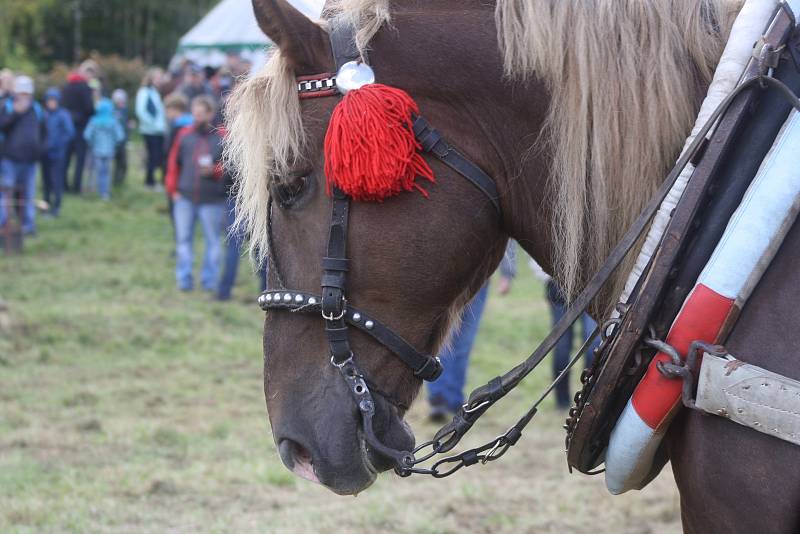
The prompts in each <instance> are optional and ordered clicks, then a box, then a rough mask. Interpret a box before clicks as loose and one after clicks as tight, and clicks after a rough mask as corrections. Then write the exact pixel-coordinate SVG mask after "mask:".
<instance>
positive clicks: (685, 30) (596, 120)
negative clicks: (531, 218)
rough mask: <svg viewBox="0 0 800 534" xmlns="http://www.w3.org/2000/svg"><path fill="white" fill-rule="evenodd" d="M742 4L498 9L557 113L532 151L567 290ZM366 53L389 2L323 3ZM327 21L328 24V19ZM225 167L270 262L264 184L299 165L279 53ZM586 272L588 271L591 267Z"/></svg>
mask: <svg viewBox="0 0 800 534" xmlns="http://www.w3.org/2000/svg"><path fill="white" fill-rule="evenodd" d="M741 3H742V1H741V0H650V1H646V0H498V2H497V6H496V12H495V18H496V25H497V30H498V38H499V42H500V47H501V50H502V53H503V57H504V62H505V70H506V73H507V75H508V76H509V77H512V78H517V79H523V80H524V79H527V78H531V77H536V78H537V79H539V80H541V81H543V82H544V83H545V84H546V85H547V87H548V88H549V92H550V95H551V104H550V111H549V115H548V118H547V122H546V127H545V129H544V130H543V132H542V133H541V134H540V135H539V142H538V143H537V147H535V148H537V149H543V150H547V151H548V153H549V154H552V158H553V165H552V169H551V181H552V185H553V187H552V189H553V191H554V198H553V202H554V206H555V208H554V213H555V215H556V216H555V218H554V223H553V225H554V228H553V229H554V232H555V235H556V239H555V240H554V242H555V243H557V246H556V250H555V251H554V263H555V272H556V273H557V274H558V279H559V281H560V282H561V284H562V285H563V286H564V288H565V290H566V291H567V292H568V293H569V294H571V293H572V292H573V291H574V290H575V289H576V288H578V287H579V286H580V284H581V283H582V282H583V281H584V280H583V272H584V271H582V270H581V269H582V267H585V268H586V269H587V270H591V269H594V268H595V267H596V266H597V265H599V264H600V263H601V262H602V261H603V259H605V257H606V255H607V254H608V252H609V251H610V249H611V248H612V247H613V245H614V244H615V243H616V242H617V240H618V239H619V237H620V236H621V235H622V233H623V232H624V230H625V229H626V228H627V227H628V225H629V224H630V222H631V221H632V219H633V218H634V217H635V216H636V215H637V214H638V213H639V211H640V210H641V208H642V207H643V205H644V203H645V202H646V200H647V198H648V197H649V196H650V194H651V193H652V192H653V191H654V190H655V188H656V187H657V185H658V184H659V183H660V181H661V180H662V179H663V178H664V176H665V173H666V171H667V170H668V169H669V167H670V166H671V164H672V163H673V161H674V158H675V157H676V155H677V154H678V152H679V150H680V148H681V145H682V143H683V141H684V140H685V138H686V136H687V134H688V132H689V130H690V129H691V126H692V123H693V121H694V118H695V116H696V113H697V110H698V108H699V105H700V100H701V97H702V92H703V91H702V88H703V87H704V86H705V85H707V84H708V83H709V82H710V80H711V77H712V74H713V72H714V68H715V66H716V63H717V61H718V59H719V56H720V55H721V53H722V49H723V47H724V44H725V41H726V39H727V34H728V31H729V29H730V26H731V24H732V22H733V18H734V16H735V14H736V12H737V11H738V9H739V8H740V6H741ZM324 14H325V17H326V18H328V19H330V18H333V17H339V18H343V19H346V20H348V21H349V22H351V23H352V24H353V25H354V26H355V27H356V28H357V29H358V32H357V35H356V41H357V44H358V46H359V47H360V48H361V49H365V48H366V47H367V46H368V43H369V42H370V40H371V39H372V37H373V36H374V35H375V33H376V32H377V31H378V30H379V29H380V28H381V27H382V26H383V25H385V24H387V23H388V22H389V20H390V11H389V0H336V1H333V2H330V1H329V2H328V5H327V6H326V9H325V12H324ZM321 24H325V23H324V22H321ZM227 121H228V125H229V132H230V133H229V136H228V143H227V149H226V158H227V161H228V163H229V165H230V168H232V169H235V170H236V172H237V175H238V179H237V184H238V187H237V206H238V215H237V224H238V226H239V228H240V229H241V230H243V231H245V232H246V233H247V234H248V235H249V236H250V248H251V252H252V253H253V256H254V257H255V258H256V260H257V261H262V260H263V259H264V256H265V255H266V254H267V246H266V244H267V231H266V220H267V213H266V210H267V199H268V197H269V181H270V180H271V179H273V177H277V176H281V175H282V174H285V173H286V172H287V171H288V170H289V169H290V168H291V167H293V166H294V165H295V164H296V163H297V161H298V160H300V159H302V158H303V150H304V148H305V146H306V145H305V143H306V135H305V131H304V129H303V124H302V121H301V117H300V105H299V101H298V98H297V93H296V86H295V79H294V74H293V73H292V72H291V70H290V69H289V68H288V66H287V64H286V62H285V60H284V58H283V57H282V56H281V54H280V52H279V51H277V50H276V51H275V52H274V53H273V54H272V56H271V58H270V59H269V61H268V63H267V65H266V66H265V67H264V69H263V70H262V71H261V72H260V73H259V74H258V75H256V76H254V77H253V78H251V79H249V80H247V81H246V82H244V83H243V84H241V85H240V87H238V88H237V90H236V91H235V92H234V94H233V96H232V98H231V100H230V103H229V105H228V110H227ZM587 263H588V264H587Z"/></svg>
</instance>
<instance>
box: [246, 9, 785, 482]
mask: <svg viewBox="0 0 800 534" xmlns="http://www.w3.org/2000/svg"><path fill="white" fill-rule="evenodd" d="M353 35H354V31H353V28H352V27H349V26H345V25H336V24H334V25H332V27H331V28H330V37H331V47H332V50H333V55H334V59H335V62H336V67H337V69H338V68H340V67H341V66H342V65H344V64H345V63H347V62H350V61H357V60H359V59H360V60H362V61H365V62H366V58H365V57H364V56H363V54H362V53H361V52H359V51H358V50H357V49H356V47H355V44H354V38H353ZM759 84H760V86H761V87H764V86H766V85H769V86H772V87H775V88H777V89H779V90H780V91H781V93H782V94H784V96H786V97H787V98H794V101H793V103H795V105H796V106H797V107H798V109H800V102H797V99H796V98H795V97H794V96H793V95H791V92H790V91H789V94H786V93H787V91H788V89H786V90H785V86H783V87H782V85H783V84H782V83H781V82H779V81H777V80H775V79H773V78H770V77H768V76H759V77H756V78H752V79H751V80H749V81H747V82H745V83H743V84H741V85H740V86H739V87H738V88H737V89H736V90H735V91H734V92H733V93H731V94H730V95H729V96H728V97H727V98H726V99H725V100H724V101H723V102H722V104H720V106H719V107H718V108H717V109H716V110H715V112H714V113H713V114H712V116H711V117H710V118H709V120H708V121H707V123H706V124H705V126H704V127H703V128H702V130H701V131H700V132H699V133H698V135H697V137H696V138H695V141H694V143H693V144H692V145H691V146H690V147H689V149H688V150H686V151H685V153H684V154H683V155H682V157H681V158H680V159H679V160H678V163H677V164H676V166H675V168H673V170H672V171H671V172H670V174H669V175H668V177H667V179H666V180H665V181H664V183H663V184H662V185H661V187H660V188H659V190H658V191H657V193H656V194H655V196H654V197H653V198H652V199H651V200H650V202H649V203H648V204H647V206H646V207H645V209H644V210H643V211H642V213H641V214H640V215H639V216H638V218H637V219H636V220H635V221H634V222H633V224H632V225H631V227H630V228H629V229H628V231H627V232H626V234H625V235H624V236H623V238H622V239H621V240H620V242H619V243H618V244H617V246H616V247H615V248H614V249H613V250H612V252H611V254H610V255H609V257H608V259H607V260H606V262H605V263H604V264H603V265H602V267H601V268H600V270H599V271H598V272H597V273H596V274H595V275H594V276H593V277H592V278H591V280H590V281H589V283H588V284H587V285H586V287H585V289H584V290H583V291H582V292H581V294H580V295H579V296H578V297H577V298H576V299H575V300H574V301H573V303H572V304H571V306H570V307H569V310H568V311H567V312H566V314H565V315H564V316H563V317H562V318H561V320H560V321H558V323H557V324H556V325H555V326H554V327H553V329H552V330H551V331H550V333H549V334H548V335H547V337H546V338H545V339H544V340H543V341H542V343H541V344H540V345H539V346H538V347H537V348H536V350H535V351H534V352H533V353H532V354H531V355H530V356H529V357H528V358H527V359H526V360H524V361H523V362H522V363H520V364H519V365H517V366H516V367H514V368H513V369H512V370H510V371H509V372H507V373H506V374H504V375H502V376H498V377H495V378H494V379H492V380H491V381H489V382H488V383H487V384H486V385H484V386H481V387H479V388H477V389H475V390H474V391H473V392H472V393H471V394H470V396H469V399H468V401H467V402H466V403H465V404H464V405H463V406H462V407H461V409H460V410H459V411H458V413H456V414H455V416H454V417H453V420H452V421H451V422H449V423H448V424H446V425H444V426H443V427H442V428H441V429H440V430H439V431H438V432H437V433H436V434H435V436H434V438H433V439H432V440H430V441H428V442H425V443H423V444H421V445H419V446H417V447H416V448H415V449H414V450H413V451H402V450H396V449H394V448H392V447H389V446H387V445H385V444H383V443H382V442H381V441H380V439H379V438H378V437H377V436H376V434H375V432H374V428H373V418H374V416H375V401H374V399H373V396H372V393H371V391H370V388H369V386H368V385H367V381H366V377H365V375H364V373H363V372H362V371H361V370H360V368H359V366H358V365H357V364H356V362H355V360H354V354H353V351H352V348H351V345H350V338H349V328H350V327H352V328H356V329H358V330H361V331H362V332H364V333H366V334H367V335H369V336H370V337H372V338H373V339H374V340H375V341H377V342H378V343H380V344H381V345H383V346H384V347H385V348H387V349H388V350H389V351H391V352H392V353H394V354H395V355H396V356H397V357H398V358H400V359H401V360H402V361H403V362H404V363H405V364H406V365H407V366H408V367H409V368H410V369H411V370H412V371H413V373H414V375H415V376H417V377H419V378H421V379H423V380H429V381H432V380H435V379H436V378H438V377H439V375H440V374H441V372H442V365H441V362H440V361H439V358H438V357H435V356H432V355H429V354H424V353H421V352H419V351H417V350H416V349H415V348H414V347H413V346H412V345H411V344H410V343H408V342H407V341H406V340H404V339H403V338H402V336H400V335H399V334H397V333H395V332H394V331H393V330H392V329H391V328H390V327H388V326H386V325H385V324H383V323H382V322H380V321H379V320H378V319H376V318H375V317H373V316H372V315H370V314H369V313H368V312H366V311H363V310H360V309H358V308H355V307H354V306H352V305H350V303H349V302H348V300H347V298H346V289H347V272H348V270H349V261H350V260H349V259H348V258H347V254H346V252H347V233H348V218H349V212H350V198H349V197H348V196H347V195H345V194H344V193H343V192H342V191H341V190H339V189H337V188H333V190H332V213H331V222H330V226H329V236H328V244H327V252H326V255H325V257H324V258H323V260H322V279H321V287H322V294H321V295H316V294H311V293H308V292H305V291H297V290H289V289H286V288H285V287H284V284H283V279H282V277H281V274H280V270H279V266H278V259H277V258H276V257H275V254H274V250H273V248H272V242H273V239H272V200H271V199H270V201H269V202H270V205H269V207H268V231H267V234H268V241H269V251H268V256H269V261H270V262H271V267H272V271H273V273H274V275H275V278H276V280H277V281H278V285H279V289H274V290H268V291H266V292H264V293H262V294H261V295H260V296H259V299H258V303H259V305H260V307H261V309H262V310H264V311H268V310H275V311H289V312H293V313H303V314H320V315H321V317H322V319H323V321H324V324H325V335H326V337H327V340H328V345H329V348H330V353H331V360H330V361H331V364H332V365H333V366H334V367H336V368H337V369H338V370H339V372H340V374H341V376H342V378H343V379H344V381H345V383H346V384H347V387H348V389H349V391H350V394H351V397H352V398H353V400H354V402H355V403H356V406H357V407H358V409H359V412H360V414H361V418H362V425H363V435H364V439H365V442H366V443H367V444H368V445H369V446H370V447H372V448H373V449H374V450H375V451H376V452H378V453H379V454H381V455H383V456H386V457H388V458H390V459H391V460H392V461H393V462H394V465H395V472H396V473H397V474H398V475H400V476H409V475H411V474H427V475H431V476H433V477H435V478H443V477H446V476H449V475H451V474H453V473H455V472H456V471H458V470H459V469H461V468H462V467H467V466H471V465H475V464H477V463H484V464H485V463H486V462H489V461H493V460H496V459H498V458H500V457H501V456H503V455H504V454H505V453H506V452H507V451H508V449H509V448H510V447H512V446H513V445H515V444H516V443H517V442H518V441H519V439H520V437H521V436H522V431H523V429H524V428H525V427H526V426H527V425H528V423H530V421H531V420H532V419H533V417H534V415H535V414H536V413H537V410H538V406H539V404H540V403H541V402H542V401H543V400H544V399H545V398H546V396H547V395H548V394H549V393H550V391H552V389H553V388H554V387H555V386H556V384H558V383H559V382H560V381H561V380H563V379H564V378H565V376H566V373H567V372H568V371H569V369H570V368H571V367H572V366H573V365H574V364H575V363H576V362H577V361H579V359H580V356H581V355H582V354H583V352H585V351H586V350H587V348H588V347H589V346H590V343H591V342H592V340H593V339H594V338H595V337H596V336H597V335H598V333H599V334H600V336H601V338H602V339H603V342H602V343H601V345H600V347H599V348H598V349H597V350H598V351H602V350H603V348H604V347H605V346H606V345H607V343H608V341H609V340H610V338H611V337H612V336H613V334H614V332H613V330H614V329H615V328H616V323H613V322H609V323H607V324H606V325H603V327H601V328H598V329H597V330H595V332H594V333H593V334H592V335H591V336H590V337H589V339H587V340H586V342H585V343H584V345H583V346H582V347H581V348H580V349H579V350H578V352H577V353H576V354H575V355H574V357H573V358H572V359H571V360H570V363H569V365H568V366H567V367H566V369H565V370H564V371H563V372H562V373H561V374H560V375H559V376H558V377H557V378H556V379H555V381H554V382H553V384H552V385H551V386H549V387H548V388H547V389H546V390H545V392H544V393H543V394H542V395H541V396H540V397H539V398H538V400H537V401H536V402H535V403H534V404H533V405H532V407H531V408H530V409H529V410H528V411H527V412H526V413H525V414H524V415H523V416H522V417H521V418H520V419H519V420H518V421H517V423H516V424H514V425H513V426H512V427H511V428H510V429H509V430H508V431H507V432H505V433H504V434H501V435H499V436H497V437H496V438H495V439H493V440H491V441H490V442H488V443H486V444H484V445H481V446H479V447H475V448H471V449H469V450H466V451H464V452H462V453H460V454H456V455H451V456H446V457H444V458H441V459H438V460H434V458H435V457H437V456H439V455H444V454H446V453H448V452H449V451H451V450H452V449H453V448H454V447H455V446H456V445H458V443H459V442H460V441H461V439H462V438H463V437H464V435H465V434H466V433H467V432H468V431H469V430H470V429H471V428H472V426H473V425H474V424H475V422H476V421H477V420H478V419H479V418H480V417H481V416H482V415H483V414H484V413H486V412H487V411H488V410H489V408H491V407H492V406H493V405H494V404H495V403H497V401H499V400H500V399H502V398H503V397H504V396H505V395H507V394H508V393H509V392H511V391H512V390H513V389H514V388H515V387H516V386H517V385H519V383H520V382H521V381H522V380H523V379H524V378H525V377H526V376H527V375H528V374H529V373H530V372H531V371H532V370H533V369H534V368H535V367H536V366H537V365H538V364H539V363H541V361H542V360H543V359H544V358H545V357H546V356H547V355H548V354H549V352H550V351H551V350H552V349H553V347H554V346H555V345H556V343H557V342H558V340H559V339H560V338H561V337H562V335H563V334H564V333H565V332H566V331H567V330H569V329H570V328H571V327H572V325H573V323H574V322H575V321H576V320H577V319H578V318H580V317H581V315H582V314H583V313H584V310H586V309H587V308H588V307H589V305H590V303H591V302H592V300H594V298H595V297H596V296H597V295H598V294H599V293H600V291H601V289H602V288H603V286H604V285H605V283H606V282H607V281H608V280H609V279H610V278H611V276H612V275H613V273H614V271H615V270H616V268H617V267H618V266H619V265H620V264H621V263H622V262H623V260H624V259H625V257H626V256H627V254H628V253H629V252H630V251H631V249H632V248H633V247H634V245H635V244H636V242H637V240H638V238H639V237H640V236H641V234H642V233H643V232H644V231H645V230H646V228H647V226H648V224H649V222H650V220H651V218H652V217H653V215H654V214H655V213H656V211H657V210H658V208H659V206H660V205H661V203H662V202H663V200H664V199H665V198H666V196H667V194H668V193H669V191H670V189H671V188H672V186H673V184H674V183H675V180H676V179H677V178H678V176H679V174H680V172H681V171H682V169H683V168H684V167H685V166H686V165H687V164H689V163H690V162H691V161H692V160H693V158H694V157H695V156H696V155H697V154H698V153H699V152H700V151H701V150H702V147H703V145H704V142H705V140H706V137H707V135H708V133H709V132H710V131H711V129H712V128H713V126H714V125H715V124H716V122H717V119H719V118H720V117H721V116H722V115H723V114H724V112H725V111H726V110H727V109H728V108H729V107H730V105H731V104H732V103H733V102H734V100H736V98H737V97H738V96H739V95H740V94H741V93H742V92H744V91H745V90H747V89H750V88H751V87H754V86H756V85H759ZM298 92H299V94H300V96H301V98H310V97H328V96H335V95H337V94H338V92H337V90H336V83H335V78H333V77H332V75H321V76H320V77H313V76H308V77H303V78H300V79H298ZM413 131H414V134H415V136H416V138H417V140H418V142H419V143H420V145H421V146H422V150H423V152H424V153H426V154H431V155H433V156H435V157H436V158H438V159H439V160H440V161H441V162H442V163H444V164H446V165H448V166H449V167H450V168H451V169H453V170H455V171H456V172H457V173H458V174H460V175H461V176H462V177H464V178H465V179H466V180H468V181H469V182H470V183H472V184H473V185H475V187H477V188H478V189H479V190H480V191H481V192H482V193H483V194H484V195H485V196H486V197H487V198H488V199H489V201H490V202H491V203H492V205H493V206H494V207H495V209H496V211H497V213H498V216H500V215H501V213H502V212H501V205H500V198H499V194H498V189H497V186H496V184H495V182H494V180H493V179H492V178H490V177H489V176H488V175H487V174H486V173H485V172H484V171H483V170H481V169H480V168H479V167H478V166H477V165H476V164H474V163H473V162H472V161H470V160H469V159H468V158H466V157H465V156H463V155H462V154H461V153H460V152H458V151H457V150H456V149H455V148H454V147H453V146H452V145H451V144H449V143H448V142H447V141H446V140H445V139H444V137H443V136H442V134H441V133H440V132H439V131H438V130H436V129H434V128H433V127H432V126H431V125H430V124H429V123H428V122H427V121H426V120H425V119H424V118H423V117H420V116H417V117H413ZM428 461H433V464H432V465H431V466H430V467H421V466H420V464H422V463H425V462H428Z"/></svg>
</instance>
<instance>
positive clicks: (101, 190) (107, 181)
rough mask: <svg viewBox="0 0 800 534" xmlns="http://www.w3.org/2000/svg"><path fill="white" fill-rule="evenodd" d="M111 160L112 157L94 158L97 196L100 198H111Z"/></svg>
mask: <svg viewBox="0 0 800 534" xmlns="http://www.w3.org/2000/svg"><path fill="white" fill-rule="evenodd" d="M111 159H112V158H110V157H100V156H95V157H94V175H95V178H96V179H97V194H98V195H100V198H103V199H106V200H108V199H109V198H111Z"/></svg>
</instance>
